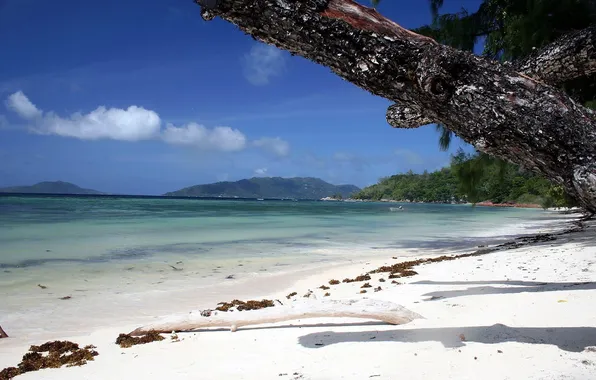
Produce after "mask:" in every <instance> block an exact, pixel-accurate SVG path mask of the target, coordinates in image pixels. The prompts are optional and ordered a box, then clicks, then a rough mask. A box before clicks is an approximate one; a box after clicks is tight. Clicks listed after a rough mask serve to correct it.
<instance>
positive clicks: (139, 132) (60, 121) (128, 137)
mask: <svg viewBox="0 0 596 380" xmlns="http://www.w3.org/2000/svg"><path fill="white" fill-rule="evenodd" d="M6 105H7V107H8V108H10V109H11V110H13V111H15V112H16V113H17V114H18V115H19V116H21V117H22V118H23V119H26V120H29V121H30V122H31V125H30V128H31V130H32V131H33V132H36V133H39V134H51V135H59V136H65V137H74V138H78V139H81V140H99V139H113V140H123V141H137V140H145V139H150V138H153V137H155V136H156V135H157V134H158V133H159V129H160V127H161V119H160V118H159V115H158V114H157V113H155V112H154V111H150V110H146V109H144V108H142V107H137V106H130V107H128V108H127V109H120V108H106V107H103V106H102V107H98V108H96V109H95V110H94V111H91V112H89V113H87V114H82V113H79V112H77V113H74V114H72V115H70V116H68V117H66V118H64V117H61V116H58V115H57V114H55V113H54V112H46V113H43V112H42V111H41V110H39V109H38V108H37V107H36V106H35V105H34V104H33V103H31V101H29V99H28V98H27V96H25V94H23V93H22V92H20V91H19V92H16V93H14V94H12V95H10V96H9V97H8V99H7V101H6Z"/></svg>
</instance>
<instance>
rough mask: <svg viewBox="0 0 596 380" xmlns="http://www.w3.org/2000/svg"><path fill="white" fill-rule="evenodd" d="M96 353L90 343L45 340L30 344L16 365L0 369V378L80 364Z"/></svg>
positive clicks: (3, 379) (10, 377)
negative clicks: (83, 345) (84, 344)
mask: <svg viewBox="0 0 596 380" xmlns="http://www.w3.org/2000/svg"><path fill="white" fill-rule="evenodd" d="M97 355H99V354H98V353H97V351H95V346H92V345H89V346H85V347H83V348H79V345H78V344H76V343H73V342H69V341H58V340H56V341H53V342H46V343H44V344H42V345H41V346H31V347H30V348H29V352H27V353H26V354H25V355H23V358H22V360H21V362H20V363H19V364H18V366H17V367H8V368H4V369H3V370H2V371H0V380H8V379H12V378H13V377H15V376H18V375H22V374H24V373H27V372H33V371H38V370H40V369H44V368H60V367H62V366H63V365H66V366H67V367H73V366H81V365H84V364H87V362H88V361H91V360H94V357H95V356H97Z"/></svg>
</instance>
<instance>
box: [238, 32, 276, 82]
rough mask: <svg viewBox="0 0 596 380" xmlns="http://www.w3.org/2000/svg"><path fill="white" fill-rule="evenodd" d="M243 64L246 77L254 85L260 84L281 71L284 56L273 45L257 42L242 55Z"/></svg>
mask: <svg viewBox="0 0 596 380" xmlns="http://www.w3.org/2000/svg"><path fill="white" fill-rule="evenodd" d="M243 64H244V76H245V77H246V79H247V80H248V81H249V82H250V83H252V84H254V85H256V86H262V85H265V84H268V83H269V81H270V80H271V78H272V77H275V76H279V75H280V74H281V73H282V71H283V69H284V67H285V56H284V53H283V52H282V51H281V50H279V49H278V48H276V47H275V46H272V45H265V44H262V43H257V44H255V45H253V47H252V48H251V49H250V52H249V53H248V54H246V55H245V56H244V62H243Z"/></svg>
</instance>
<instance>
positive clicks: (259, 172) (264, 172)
mask: <svg viewBox="0 0 596 380" xmlns="http://www.w3.org/2000/svg"><path fill="white" fill-rule="evenodd" d="M255 175H257V176H261V177H262V176H265V175H267V168H259V169H255Z"/></svg>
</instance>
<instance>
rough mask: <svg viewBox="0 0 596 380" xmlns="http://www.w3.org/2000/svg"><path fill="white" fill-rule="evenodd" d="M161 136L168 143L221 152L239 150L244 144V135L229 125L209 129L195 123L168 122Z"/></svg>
mask: <svg viewBox="0 0 596 380" xmlns="http://www.w3.org/2000/svg"><path fill="white" fill-rule="evenodd" d="M162 138H163V140H164V141H165V142H167V143H169V144H175V145H187V146H195V147H199V148H202V149H206V150H218V151H223V152H234V151H239V150H242V149H244V147H245V146H246V136H244V134H243V133H242V132H240V131H239V130H237V129H232V128H230V127H215V128H213V129H209V128H207V127H205V126H203V125H200V124H197V123H189V124H186V125H184V126H182V127H176V126H174V125H172V124H168V125H167V126H166V129H165V130H164V131H163V133H162Z"/></svg>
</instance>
